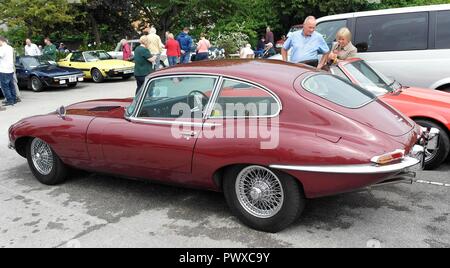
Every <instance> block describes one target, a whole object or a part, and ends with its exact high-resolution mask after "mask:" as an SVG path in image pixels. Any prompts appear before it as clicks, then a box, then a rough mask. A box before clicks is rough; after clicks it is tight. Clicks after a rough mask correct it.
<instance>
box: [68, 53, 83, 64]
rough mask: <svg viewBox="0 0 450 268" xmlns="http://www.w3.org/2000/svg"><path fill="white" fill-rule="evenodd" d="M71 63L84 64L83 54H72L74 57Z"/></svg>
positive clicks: (71, 58)
mask: <svg viewBox="0 0 450 268" xmlns="http://www.w3.org/2000/svg"><path fill="white" fill-rule="evenodd" d="M70 61H74V62H84V59H83V54H82V53H81V52H75V53H73V54H72V57H70Z"/></svg>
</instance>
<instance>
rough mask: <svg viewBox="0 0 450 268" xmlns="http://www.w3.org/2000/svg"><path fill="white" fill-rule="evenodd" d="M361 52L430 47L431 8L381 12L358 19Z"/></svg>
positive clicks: (356, 32)
mask: <svg viewBox="0 0 450 268" xmlns="http://www.w3.org/2000/svg"><path fill="white" fill-rule="evenodd" d="M355 44H356V47H357V48H358V52H382V51H405V50H419V49H427V48H428V12H416V13H405V14H392V15H379V16H369V17H361V18H357V19H356V30H355Z"/></svg>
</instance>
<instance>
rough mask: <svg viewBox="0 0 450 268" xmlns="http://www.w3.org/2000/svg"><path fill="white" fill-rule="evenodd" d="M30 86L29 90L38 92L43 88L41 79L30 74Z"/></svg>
mask: <svg viewBox="0 0 450 268" xmlns="http://www.w3.org/2000/svg"><path fill="white" fill-rule="evenodd" d="M30 87H31V90H33V91H34V92H39V91H42V89H44V84H43V83H42V81H41V79H39V77H37V76H32V77H31V81H30Z"/></svg>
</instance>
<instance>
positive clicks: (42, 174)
mask: <svg viewBox="0 0 450 268" xmlns="http://www.w3.org/2000/svg"><path fill="white" fill-rule="evenodd" d="M26 152H27V160H28V165H29V166H30V168H31V171H32V172H33V174H34V176H35V177H36V179H37V180H38V181H39V182H41V183H43V184H46V185H56V184H59V183H61V182H63V181H64V180H65V178H66V174H67V172H66V171H67V168H66V166H65V165H64V163H63V162H62V161H61V159H59V157H58V156H57V155H56V153H55V152H54V151H53V150H52V148H51V147H50V145H48V144H47V143H46V142H45V141H43V140H41V139H39V138H33V139H31V140H30V141H29V142H28V145H27V151H26Z"/></svg>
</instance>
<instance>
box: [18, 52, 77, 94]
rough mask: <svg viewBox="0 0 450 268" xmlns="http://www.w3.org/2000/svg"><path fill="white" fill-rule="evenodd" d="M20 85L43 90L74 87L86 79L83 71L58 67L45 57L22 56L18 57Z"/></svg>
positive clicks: (34, 89)
mask: <svg viewBox="0 0 450 268" xmlns="http://www.w3.org/2000/svg"><path fill="white" fill-rule="evenodd" d="M16 75H17V81H18V84H19V87H23V88H29V89H32V90H33V91H36V92H38V91H42V90H43V89H45V88H47V87H60V86H67V87H69V88H73V87H76V86H77V83H78V82H81V81H83V80H84V74H83V72H81V71H79V70H77V69H74V68H69V67H58V66H57V65H56V64H54V63H51V62H49V61H47V60H46V59H44V58H43V57H41V56H39V57H32V56H22V57H17V59H16Z"/></svg>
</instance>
